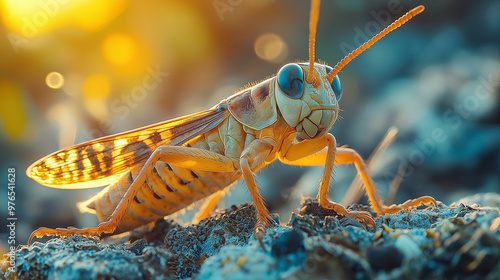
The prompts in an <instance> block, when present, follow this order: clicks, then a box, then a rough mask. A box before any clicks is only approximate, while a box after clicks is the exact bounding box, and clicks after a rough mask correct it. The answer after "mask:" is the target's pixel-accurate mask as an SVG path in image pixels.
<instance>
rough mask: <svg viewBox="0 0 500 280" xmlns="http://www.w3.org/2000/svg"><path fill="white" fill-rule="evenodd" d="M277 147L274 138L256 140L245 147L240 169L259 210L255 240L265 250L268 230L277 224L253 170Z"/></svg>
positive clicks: (270, 130) (268, 131)
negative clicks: (266, 204)
mask: <svg viewBox="0 0 500 280" xmlns="http://www.w3.org/2000/svg"><path fill="white" fill-rule="evenodd" d="M262 133H263V134H264V133H272V128H269V129H268V130H265V131H264V130H263V131H262ZM276 145H277V144H276V142H275V140H274V138H272V137H265V139H254V140H252V141H251V142H250V144H248V146H246V147H245V149H244V150H243V152H242V153H241V156H240V169H241V172H242V174H243V178H244V179H245V182H246V184H247V187H248V190H249V192H250V195H251V196H252V199H253V202H254V205H255V208H256V210H257V222H256V224H255V228H254V238H255V239H257V240H259V243H260V245H261V247H262V248H264V246H263V243H262V239H263V238H264V236H265V235H266V228H267V227H268V226H270V225H272V224H273V223H275V221H274V219H273V217H272V216H271V214H269V211H268V210H267V208H266V206H265V205H264V200H263V199H262V196H261V195H260V193H259V187H257V184H256V183H255V178H254V177H253V172H252V169H258V168H259V167H261V166H262V165H263V164H265V163H264V161H265V159H266V157H267V156H268V155H269V154H270V153H271V151H272V150H273V148H274V147H275V146H276Z"/></svg>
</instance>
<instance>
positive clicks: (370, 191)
mask: <svg viewBox="0 0 500 280" xmlns="http://www.w3.org/2000/svg"><path fill="white" fill-rule="evenodd" d="M336 161H337V163H338V164H354V166H355V167H356V169H357V171H358V174H359V175H360V176H361V180H362V181H363V185H364V186H365V189H366V194H367V195H368V201H369V202H370V205H371V207H372V208H373V210H374V211H375V212H376V213H377V214H379V215H385V214H387V213H396V212H398V211H399V210H403V209H408V208H410V207H417V206H419V205H420V204H425V205H428V204H434V206H437V203H436V200H435V199H434V198H432V197H430V196H422V197H419V198H415V199H410V200H408V201H406V202H405V203H403V204H399V205H391V206H385V205H384V204H383V202H382V200H381V199H380V197H379V196H378V194H377V191H376V189H375V184H374V183H373V181H372V179H371V178H370V176H369V175H368V168H367V166H366V164H365V163H364V161H363V159H362V158H361V156H360V155H359V154H358V153H357V152H356V151H355V150H353V149H349V148H338V149H337V157H336Z"/></svg>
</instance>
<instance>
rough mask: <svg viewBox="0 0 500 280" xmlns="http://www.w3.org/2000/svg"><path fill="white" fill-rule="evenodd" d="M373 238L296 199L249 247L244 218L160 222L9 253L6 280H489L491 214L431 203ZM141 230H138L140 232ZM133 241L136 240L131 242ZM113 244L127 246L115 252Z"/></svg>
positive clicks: (494, 254)
mask: <svg viewBox="0 0 500 280" xmlns="http://www.w3.org/2000/svg"><path fill="white" fill-rule="evenodd" d="M376 223H377V230H376V232H375V233H374V232H371V231H367V230H366V229H365V228H364V227H363V226H362V225H360V224H359V223H357V222H356V221H354V220H352V219H350V218H346V217H341V216H337V215H336V214H335V213H333V212H330V211H327V210H324V209H322V208H319V207H318V205H317V202H316V201H315V200H310V199H309V200H305V201H304V202H303V205H302V208H301V210H300V211H299V212H298V213H294V214H293V215H292V217H291V219H290V221H289V223H288V224H286V225H284V226H281V227H276V228H273V229H270V230H269V231H268V235H267V236H266V238H265V239H264V247H265V248H266V251H264V250H263V249H262V248H261V247H260V245H259V243H258V242H256V241H255V240H253V239H252V236H251V235H252V229H253V226H254V224H255V218H254V209H253V207H252V206H249V205H248V204H244V205H240V206H233V207H231V208H229V209H226V210H225V211H223V212H222V213H221V214H220V215H218V216H217V217H212V218H207V219H205V220H203V221H201V222H200V223H199V224H198V225H193V226H188V227H182V226H180V225H178V224H173V223H170V222H168V221H165V222H161V223H159V224H157V226H156V227H155V228H154V229H152V230H151V231H150V232H149V233H144V232H136V233H132V234H130V235H128V236H124V237H121V238H107V239H105V240H103V241H99V240H98V239H95V238H84V237H79V236H76V237H69V238H54V239H52V240H50V241H48V242H46V243H40V242H35V243H34V244H33V245H32V246H31V247H26V246H21V247H19V248H18V250H17V259H16V266H15V273H11V272H6V271H7V265H8V263H7V262H6V260H7V259H6V257H5V256H4V261H3V262H2V264H1V266H0V268H1V270H2V271H3V272H4V273H5V272H6V273H5V275H4V277H5V278H7V279H82V278H83V279H110V278H115V279H141V278H152V277H154V278H156V279H179V278H181V279H184V278H191V277H193V278H196V279H439V278H443V277H446V278H448V279H498V278H499V277H500V265H499V262H500V217H499V209H498V208H495V207H480V206H479V205H477V204H473V205H464V204H460V203H459V204H456V205H452V207H449V206H446V205H444V204H440V205H439V207H438V208H432V207H429V208H425V209H414V210H411V211H409V212H406V213H405V212H403V211H401V212H399V213H397V214H395V215H387V216H385V217H382V218H378V219H377V220H376ZM143 231H144V230H143ZM139 238H140V239H139ZM123 240H131V242H129V243H125V244H124V243H123Z"/></svg>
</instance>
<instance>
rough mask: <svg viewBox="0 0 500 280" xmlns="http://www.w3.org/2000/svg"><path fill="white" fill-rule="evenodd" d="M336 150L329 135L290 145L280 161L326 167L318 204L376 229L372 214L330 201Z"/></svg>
mask: <svg viewBox="0 0 500 280" xmlns="http://www.w3.org/2000/svg"><path fill="white" fill-rule="evenodd" d="M285 141H294V140H293V138H288V139H286V140H285ZM288 144H289V143H287V145H288ZM284 145H285V144H284ZM336 150H338V149H337V147H336V141H335V137H333V135H331V134H330V133H328V134H326V135H324V136H322V137H320V138H317V139H312V140H308V141H303V142H299V143H293V144H290V145H289V148H288V149H286V150H283V151H282V153H281V154H280V157H279V159H280V160H281V161H282V162H283V163H286V164H293V165H302V166H309V165H324V166H325V170H324V172H323V177H322V180H321V184H320V188H319V192H318V197H317V198H318V203H319V204H320V205H321V206H322V207H324V208H327V209H332V210H334V211H335V212H337V213H338V214H340V215H344V216H348V217H351V218H353V219H355V220H358V221H360V222H362V223H363V224H365V225H369V226H371V227H373V229H375V222H374V220H373V218H372V217H371V215H370V213H368V212H364V211H349V210H347V209H346V208H345V207H344V206H342V205H341V204H339V203H335V202H332V201H330V199H329V197H328V187H329V185H330V175H331V173H332V170H333V165H334V163H335V159H336V156H337V155H336V154H337V152H336Z"/></svg>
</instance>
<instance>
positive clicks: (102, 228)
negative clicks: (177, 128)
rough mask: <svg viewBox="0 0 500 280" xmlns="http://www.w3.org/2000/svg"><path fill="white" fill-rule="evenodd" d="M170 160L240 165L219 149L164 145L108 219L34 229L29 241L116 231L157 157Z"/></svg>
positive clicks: (215, 167) (216, 167)
mask: <svg viewBox="0 0 500 280" xmlns="http://www.w3.org/2000/svg"><path fill="white" fill-rule="evenodd" d="M160 160H161V161H164V162H168V163H169V164H171V165H175V166H179V167H184V168H191V169H196V170H200V171H211V172H234V171H236V170H237V169H236V168H237V167H236V166H235V164H237V162H235V161H233V160H232V159H230V158H228V157H226V156H222V155H219V154H217V153H214V152H211V151H208V150H203V149H197V148H188V147H182V146H160V147H158V148H157V149H156V150H155V151H154V152H153V154H151V156H150V157H149V158H148V160H147V161H146V163H145V164H144V165H143V167H142V168H141V170H140V171H139V173H138V175H137V177H136V178H135V179H134V181H133V183H132V184H131V185H130V187H129V188H128V190H127V192H126V193H125V195H124V196H123V197H122V199H121V200H120V202H119V203H118V205H117V206H116V208H115V210H114V211H113V213H112V214H111V215H110V216H109V218H108V220H106V221H104V222H102V223H100V224H99V226H98V227H96V228H83V229H77V228H67V229H63V228H57V229H48V228H40V229H38V230H35V231H34V232H33V233H31V235H30V238H29V241H28V243H31V240H32V238H33V237H35V236H36V237H43V235H45V234H47V235H58V236H69V235H83V236H94V235H99V234H102V233H112V232H114V231H115V230H116V228H117V227H118V224H119V222H120V220H121V218H122V217H123V215H124V214H125V212H126V211H127V208H128V207H129V206H130V203H131V202H132V200H133V199H134V197H135V196H136V194H137V193H138V192H139V190H140V188H141V187H142V186H143V185H144V183H145V181H146V178H147V176H148V174H149V173H150V172H151V171H152V170H153V168H154V166H155V165H156V162H157V161H160Z"/></svg>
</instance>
